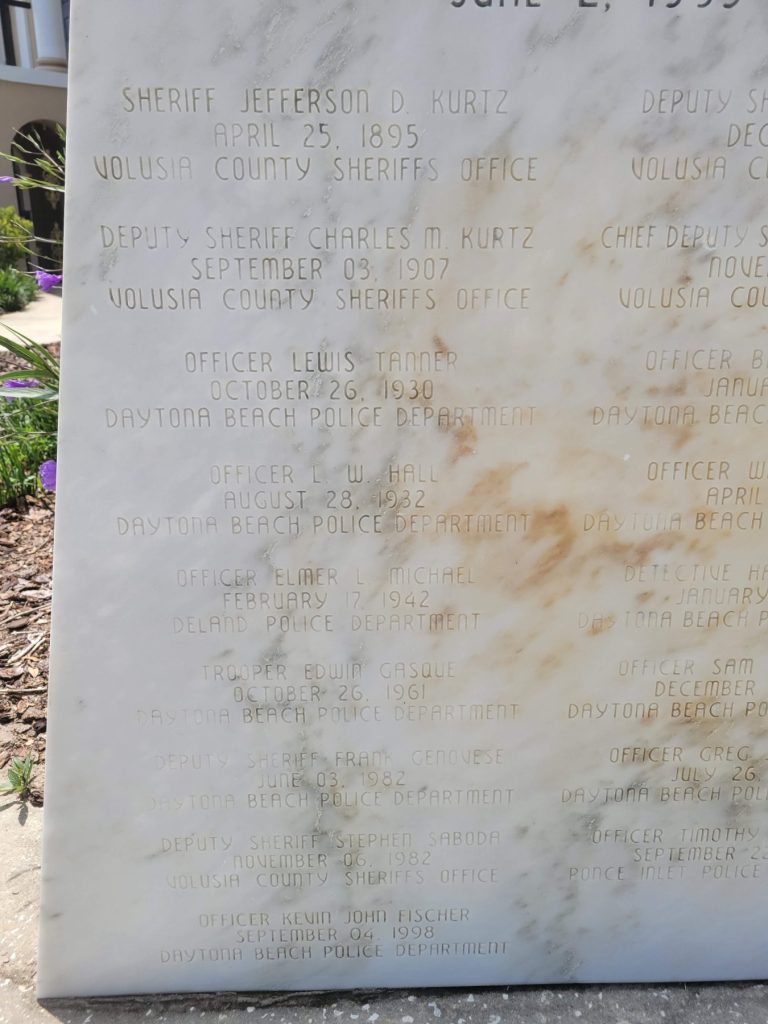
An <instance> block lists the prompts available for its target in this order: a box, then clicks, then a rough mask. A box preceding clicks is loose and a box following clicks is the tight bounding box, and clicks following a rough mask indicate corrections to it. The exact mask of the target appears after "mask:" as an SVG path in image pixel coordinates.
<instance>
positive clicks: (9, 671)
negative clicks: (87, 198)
mask: <svg viewBox="0 0 768 1024" xmlns="http://www.w3.org/2000/svg"><path fill="white" fill-rule="evenodd" d="M28 506H29V509H28V511H27V512H26V513H23V512H20V511H18V510H16V509H12V508H5V509H0V772H1V773H2V774H1V775H0V785H1V784H4V782H5V775H6V772H5V769H6V768H7V766H8V764H9V762H10V761H11V759H12V758H13V757H24V756H25V755H26V754H28V753H31V754H32V760H33V761H34V762H36V764H37V768H36V769H35V775H34V778H33V784H32V789H33V797H35V796H37V797H38V798H39V796H40V794H41V792H42V783H43V771H44V763H45V726H46V708H47V697H48V644H49V637H50V626H51V571H52V564H53V502H52V500H51V499H50V498H45V499H38V498H29V499H28Z"/></svg>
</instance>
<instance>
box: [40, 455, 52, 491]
mask: <svg viewBox="0 0 768 1024" xmlns="http://www.w3.org/2000/svg"><path fill="white" fill-rule="evenodd" d="M38 472H39V473H40V483H41V484H42V485H43V490H44V491H55V490H56V460H55V459H48V461H47V462H44V463H43V464H42V466H41V467H40V469H39V470H38Z"/></svg>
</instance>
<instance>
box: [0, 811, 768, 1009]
mask: <svg viewBox="0 0 768 1024" xmlns="http://www.w3.org/2000/svg"><path fill="white" fill-rule="evenodd" d="M41 826H42V811H41V810H40V809H39V808H35V807H26V806H22V805H20V804H18V803H17V802H14V801H12V800H11V799H10V798H7V797H5V798H2V797H0V893H1V895H0V1024H46V1022H47V1024H55V1022H57V1021H58V1022H59V1024H129V1022H130V1024H138V1022H139V1021H140V1020H141V1021H149V1022H155V1024H181V1022H182V1021H185V1022H187V1024H191V1022H193V1021H202V1022H204V1024H214V1022H215V1024H220V1022H221V1024H223V1022H227V1024H246V1022H247V1024H561V1022H565V1021H568V1022H572V1024H576V1022H578V1024H768V986H766V985H754V984H747V985H725V984H724V985H671V986H670V985H664V986H663V985H645V986H641V985H600V986H597V985H590V986H581V987H561V988H551V989H542V988H524V989H477V990H475V991H469V990H458V989H450V990H440V991H435V990H429V991H415V992H378V993H372V992H367V993H359V992H348V993H343V994H327V993H321V994H311V993H310V994H304V995H302V994H297V995H295V994H290V995H283V994H274V993H273V994H266V995H256V994H250V995H249V994H240V993H237V994H220V995H203V996H191V997H190V996H170V997H162V996H147V997H144V998H133V997H129V998H122V999H109V1000H104V999H100V1000H95V999H89V1000H85V999H84V1000H77V1001H67V1002H49V1003H46V1005H45V1006H44V1007H43V1006H40V1005H39V1004H38V1002H37V1000H36V998H35V960H36V951H37V915H38V888H39V884H40V836H41ZM104 941H105V942H108V941H109V937H108V936H104Z"/></svg>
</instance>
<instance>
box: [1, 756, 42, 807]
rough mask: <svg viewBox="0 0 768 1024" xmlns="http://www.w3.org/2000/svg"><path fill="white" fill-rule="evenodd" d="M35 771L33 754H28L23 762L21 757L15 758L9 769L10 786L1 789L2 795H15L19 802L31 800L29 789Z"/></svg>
mask: <svg viewBox="0 0 768 1024" xmlns="http://www.w3.org/2000/svg"><path fill="white" fill-rule="evenodd" d="M34 771H35V768H34V765H33V764H32V755H31V754H27V756H26V757H25V758H24V759H23V760H22V758H20V757H14V759H13V761H11V766H10V768H9V769H8V782H9V783H10V785H8V786H6V787H5V788H4V789H1V790H0V793H15V794H16V796H17V797H18V798H19V800H27V799H29V795H30V792H29V788H30V785H31V783H32V776H33V774H34Z"/></svg>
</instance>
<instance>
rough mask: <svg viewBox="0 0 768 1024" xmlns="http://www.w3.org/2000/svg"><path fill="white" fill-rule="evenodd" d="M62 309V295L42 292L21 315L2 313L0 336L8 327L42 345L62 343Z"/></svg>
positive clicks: (0, 317) (0, 314)
mask: <svg viewBox="0 0 768 1024" xmlns="http://www.w3.org/2000/svg"><path fill="white" fill-rule="evenodd" d="M61 307H62V301H61V295H58V294H56V293H55V292H49V293H47V294H46V293H45V292H40V294H39V295H38V296H37V298H36V299H34V300H33V301H32V302H30V304H29V305H28V306H27V308H26V309H23V310H22V311H21V312H20V313H0V334H2V333H3V325H7V326H8V327H12V328H13V329H14V331H18V332H19V334H24V335H26V336H27V337H28V338H31V339H32V341H39V342H40V344H41V345H50V344H52V343H53V342H55V341H61Z"/></svg>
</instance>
